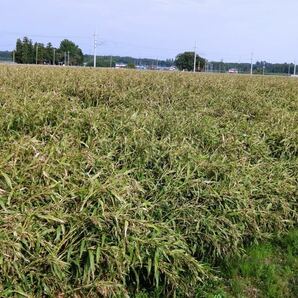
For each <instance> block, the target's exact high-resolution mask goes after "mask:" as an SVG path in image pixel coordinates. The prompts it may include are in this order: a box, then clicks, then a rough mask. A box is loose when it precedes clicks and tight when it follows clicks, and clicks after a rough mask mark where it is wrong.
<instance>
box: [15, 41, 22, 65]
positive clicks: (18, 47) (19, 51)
mask: <svg viewBox="0 0 298 298" xmlns="http://www.w3.org/2000/svg"><path fill="white" fill-rule="evenodd" d="M22 52H23V43H22V40H21V39H20V38H18V39H17V43H16V50H15V62H16V63H23V59H22V57H23V54H22Z"/></svg>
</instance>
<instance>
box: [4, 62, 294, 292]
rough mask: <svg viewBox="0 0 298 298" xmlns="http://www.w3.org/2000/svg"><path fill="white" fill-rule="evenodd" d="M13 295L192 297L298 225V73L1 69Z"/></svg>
mask: <svg viewBox="0 0 298 298" xmlns="http://www.w3.org/2000/svg"><path fill="white" fill-rule="evenodd" d="M0 86H1V88H0V106H1V109H0V289H1V295H2V296H4V297H15V296H16V295H24V296H25V295H27V296H29V295H31V296H33V297H42V296H49V297H58V296H60V297H61V296H62V295H63V294H64V296H67V297H68V296H72V297H74V296H75V295H77V297H86V296H89V297H98V296H104V297H108V296H116V295H118V297H121V296H122V297H124V296H139V297H142V295H143V297H145V295H147V296H148V297H154V295H155V296H156V297H163V296H168V297H172V296H174V295H177V296H179V295H181V296H182V297H187V296H189V297H193V296H194V295H195V294H196V291H197V289H198V288H199V287H201V286H203V285H204V284H207V282H208V283H216V280H217V279H219V278H221V275H220V273H219V272H218V271H217V270H216V269H217V266H218V264H219V263H220V262H222V260H224V259H226V258H232V257H234V256H235V255H241V254H242V253H243V249H244V248H245V247H247V245H249V244H251V243H254V242H255V241H266V240H267V239H270V238H272V237H273V235H275V234H284V233H287V232H288V231H289V229H290V228H292V227H293V226H295V225H297V219H298V213H297V177H298V175H297V174H298V166H297V165H298V163H297V155H298V154H297V153H298V142H297V105H298V102H297V98H298V84H297V81H296V80H295V79H293V80H290V79H288V78H272V77H265V78H263V77H262V78H260V77H248V76H243V77H241V76H225V75H218V76H217V75H215V76H210V75H203V74H199V75H193V74H189V73H158V72H137V71H133V70H117V71H111V70H104V71H100V70H93V69H79V68H74V69H69V68H42V67H40V68H39V67H27V66H15V67H9V66H1V67H0Z"/></svg>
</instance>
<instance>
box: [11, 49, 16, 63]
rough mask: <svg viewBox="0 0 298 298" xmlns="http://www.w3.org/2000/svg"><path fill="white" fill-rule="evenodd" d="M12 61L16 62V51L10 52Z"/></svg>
mask: <svg viewBox="0 0 298 298" xmlns="http://www.w3.org/2000/svg"><path fill="white" fill-rule="evenodd" d="M12 62H13V63H15V62H16V52H15V51H13V52H12Z"/></svg>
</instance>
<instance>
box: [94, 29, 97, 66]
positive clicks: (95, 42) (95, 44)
mask: <svg viewBox="0 0 298 298" xmlns="http://www.w3.org/2000/svg"><path fill="white" fill-rule="evenodd" d="M93 36H94V45H93V46H94V48H93V51H94V57H93V67H94V68H96V47H97V40H96V32H94V35H93Z"/></svg>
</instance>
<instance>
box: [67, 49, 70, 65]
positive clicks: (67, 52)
mask: <svg viewBox="0 0 298 298" xmlns="http://www.w3.org/2000/svg"><path fill="white" fill-rule="evenodd" d="M67 61H68V62H67V65H68V66H69V64H70V63H69V51H68V52H67Z"/></svg>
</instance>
